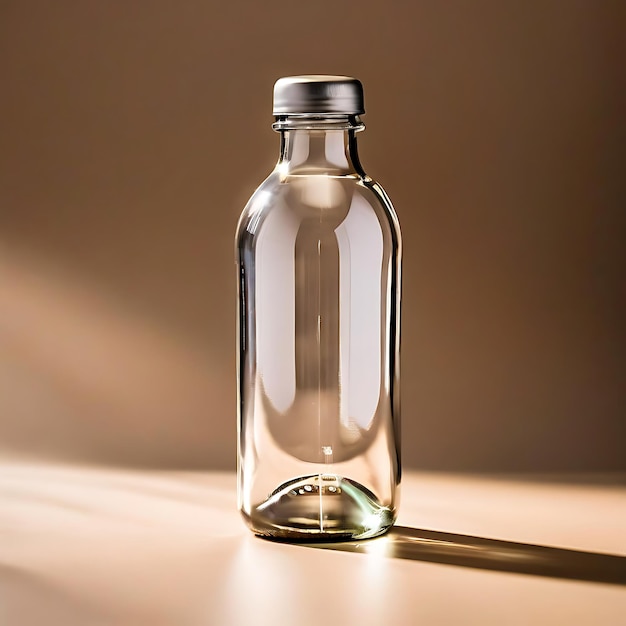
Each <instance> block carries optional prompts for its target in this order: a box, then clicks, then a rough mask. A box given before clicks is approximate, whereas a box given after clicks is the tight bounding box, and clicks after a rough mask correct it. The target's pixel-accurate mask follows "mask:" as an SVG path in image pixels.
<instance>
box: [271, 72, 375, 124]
mask: <svg viewBox="0 0 626 626" xmlns="http://www.w3.org/2000/svg"><path fill="white" fill-rule="evenodd" d="M273 113H274V115H298V114H300V115H303V114H312V113H313V114H315V113H320V114H324V113H328V114H343V115H360V114H361V113H365V109H364V107H363V85H361V81H359V80H357V79H356V78H351V77H350V76H322V75H311V76H286V77H285V78H279V79H278V80H277V81H276V83H275V84H274V111H273Z"/></svg>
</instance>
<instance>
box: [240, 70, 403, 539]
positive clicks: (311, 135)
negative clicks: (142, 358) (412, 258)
mask: <svg viewBox="0 0 626 626" xmlns="http://www.w3.org/2000/svg"><path fill="white" fill-rule="evenodd" d="M363 112H364V108H363V88H362V85H361V83H360V82H359V81H358V80H356V79H354V78H349V77H345V76H294V77H287V78H281V79H280V80H278V81H277V82H276V84H275V86H274V115H275V116H276V121H275V123H274V125H273V128H274V129H275V130H277V131H278V132H279V133H280V139H281V142H280V158H279V160H278V163H277V165H276V167H275V169H274V171H273V172H272V173H271V174H270V175H269V177H268V178H267V179H266V180H265V181H264V182H263V183H262V184H261V186H260V187H259V188H258V189H257V190H256V191H255V192H254V194H253V195H252V197H251V199H250V200H249V202H248V204H247V206H246V207H245V209H244V211H243V213H242V215H241V218H240V220H239V225H238V228H237V236H236V255H237V266H238V290H239V318H238V322H239V323H238V348H239V361H238V382H239V388H238V392H239V398H238V399H239V421H238V435H239V441H238V444H239V445H238V497H239V507H240V509H241V512H242V515H243V517H244V519H245V521H246V523H247V524H248V525H249V527H250V528H251V530H252V531H253V532H255V533H256V534H258V535H263V536H267V537H278V538H284V539H291V540H296V541H301V540H349V539H361V538H367V537H374V536H376V535H379V534H382V533H384V532H385V531H386V530H387V529H389V528H390V527H391V525H392V524H393V523H394V521H395V518H396V511H397V505H398V487H399V483H400V437H399V420H400V402H399V400H400V398H399V378H400V376H399V374H400V371H399V365H400V363H399V348H400V266H401V240H400V228H399V224H398V219H397V217H396V214H395V212H394V210H393V207H392V205H391V202H390V200H389V198H388V197H387V194H386V193H385V192H384V190H383V189H382V188H381V187H380V185H378V184H377V183H376V182H374V181H373V180H372V179H371V178H370V177H369V176H367V175H366V174H365V172H364V171H363V169H362V167H361V164H360V162H359V158H358V154H357V142H356V133H357V132H358V131H361V130H363V129H364V126H363V124H362V122H361V120H360V119H359V115H360V114H362V113H363Z"/></svg>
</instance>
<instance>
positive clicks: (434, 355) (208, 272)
mask: <svg viewBox="0 0 626 626" xmlns="http://www.w3.org/2000/svg"><path fill="white" fill-rule="evenodd" d="M622 7H623V4H622V3H621V2H609V1H603V2H591V1H587V2H581V1H565V0H564V1H562V2H554V1H542V2H512V1H506V2H501V1H492V2H486V1H483V2H459V1H455V2H436V1H434V0H433V1H430V2H409V1H406V2H398V1H396V2H388V3H382V2H375V1H374V0H365V1H363V2H358V3H356V2H339V1H336V0H335V1H334V2H328V1H322V0H320V1H317V2H315V3H306V2H292V3H274V4H270V3H264V2H236V1H233V2H227V3H223V4H222V3H220V4H217V3H214V2H210V1H208V0H204V1H182V2H165V1H164V0H156V1H148V0H144V1H139V0H137V1H131V2H126V1H109V0H107V1H100V2H96V1H93V0H92V1H78V0H76V1H70V0H63V1H59V2H44V1H31V2H28V1H27V2H18V1H17V0H15V1H7V0H5V1H4V2H1V3H0V90H1V97H0V141H1V144H0V451H2V452H4V453H5V454H10V453H13V454H21V455H35V456H56V457H63V458H69V459H82V460H91V461H95V462H121V463H130V464H147V465H158V466H181V467H219V468H231V467H234V452H235V352H234V342H235V280H234V268H233V242H232V238H233V233H234V228H235V224H236V220H237V217H238V214H239V212H240V210H241V208H242V207H243V204H244V203H245V201H246V199H247V197H248V196H249V194H250V193H251V192H252V190H253V189H254V187H255V186H256V185H257V184H258V182H260V180H261V179H262V178H263V177H264V176H265V174H266V173H267V172H268V171H269V169H271V167H272V165H273V163H274V161H275V158H276V156H277V149H278V137H277V136H276V135H274V134H273V133H272V131H271V130H270V124H271V121H272V118H271V115H270V111H271V109H270V107H271V87H272V83H273V81H274V80H275V79H276V78H278V77H279V76H282V75H288V74H295V73H341V74H349V75H355V76H357V77H359V78H360V79H361V80H362V81H363V83H364V85H365V89H366V108H367V111H368V114H367V115H366V116H365V121H366V123H367V124H368V126H369V127H368V130H367V132H366V133H364V134H363V135H361V140H360V147H361V155H362V160H363V163H364V165H365V167H366V169H367V171H368V172H369V173H371V174H372V175H373V176H374V177H375V178H377V179H378V180H380V181H381V182H382V184H383V185H384V186H385V187H386V189H387V191H388V192H389V194H390V195H391V197H392V199H393V201H394V203H395V205H396V208H397V212H398V214H399V216H400V220H401V223H402V227H403V233H404V241H405V265H404V270H405V271H404V300H403V312H404V326H403V366H404V370H403V408H404V411H403V432H404V455H405V463H406V464H407V465H408V466H412V467H421V468H433V469H463V470H501V471H515V470H525V471H550V470H557V471H565V470H611V469H619V468H621V469H624V467H625V465H626V455H625V454H624V448H625V446H624V441H625V440H626V423H625V417H624V413H625V411H624V409H625V407H626V397H625V396H626V392H625V387H626V385H625V384H624V365H625V363H624V361H625V357H624V348H625V343H626V342H625V341H624V339H625V327H624V319H625V314H626V296H625V284H626V280H625V278H626V276H625V268H626V258H625V256H626V255H625V253H624V242H625V239H626V237H625V235H626V227H625V215H624V209H625V207H624V185H623V181H624V173H623V169H624V162H625V161H624V157H625V156H626V155H625V154H624V153H625V149H624V146H625V136H624V135H625V133H624V130H625V125H624V111H625V110H626V107H625V104H626V102H625V99H624V90H623V82H622V78H623V62H624V58H626V55H625V53H626V51H625V50H624V41H623V32H624V30H623V27H624V22H623V19H622V18H623V17H624V16H623V13H624V11H623V9H622Z"/></svg>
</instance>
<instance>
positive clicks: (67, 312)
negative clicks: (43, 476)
mask: <svg viewBox="0 0 626 626" xmlns="http://www.w3.org/2000/svg"><path fill="white" fill-rule="evenodd" d="M0 345H1V346H2V350H1V351H0V398H2V416H1V419H0V441H1V442H2V444H1V448H0V452H2V451H5V452H6V451H9V452H11V451H14V452H16V453H20V452H26V453H28V454H30V455H33V454H35V455H42V456H47V455H53V456H55V455H56V456H58V455H62V456H65V457H66V458H74V459H82V460H89V461H92V462H112V463H121V464H137V465H165V466H183V467H213V468H234V464H235V446H234V441H235V418H234V414H235V406H234V403H231V404H232V405H233V406H232V407H230V411H224V410H219V409H218V407H214V405H213V404H212V399H214V398H218V397H220V396H221V395H223V392H224V389H231V388H232V389H233V392H234V382H233V379H234V374H233V372H232V371H231V369H230V368H225V367H223V366H222V367H220V366H219V364H218V363H216V362H215V356H214V354H212V353H211V352H210V351H209V350H207V349H206V347H205V346H204V345H194V344H193V343H192V342H191V341H190V340H189V339H188V338H187V337H185V336H184V335H177V334H176V333H175V332H174V331H172V330H171V329H170V328H167V327H165V326H164V325H163V324H159V323H157V321H156V320H155V319H154V318H152V317H150V316H149V315H146V314H143V315H140V314H138V313H137V312H135V311H133V310H132V309H131V308H130V307H129V306H128V304H127V303H124V302H120V301H116V300H115V298H113V297H112V296H110V295H107V294H106V292H103V291H102V289H98V286H97V285H92V284H90V283H87V282H85V281H84V280H83V281H81V280H80V279H78V278H77V277H76V276H75V275H72V274H68V273H64V272H61V271H59V270H57V269H56V268H55V267H54V266H52V265H51V264H50V263H46V262H44V261H43V260H42V259H39V258H37V257H36V256H33V255H27V254H25V253H23V252H21V253H18V252H17V251H16V250H14V249H10V248H8V247H7V246H4V245H3V246H2V247H0ZM233 395H234V393H233ZM227 442H230V444H231V445H228V443H227Z"/></svg>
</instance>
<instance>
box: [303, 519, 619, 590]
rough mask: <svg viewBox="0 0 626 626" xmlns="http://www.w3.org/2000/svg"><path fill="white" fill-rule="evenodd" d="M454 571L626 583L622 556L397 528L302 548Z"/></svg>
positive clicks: (615, 583)
mask: <svg viewBox="0 0 626 626" xmlns="http://www.w3.org/2000/svg"><path fill="white" fill-rule="evenodd" d="M300 545H303V546H304V545H305V546H306V547H309V548H310V547H314V548H318V549H320V548H321V549H326V550H339V551H342V552H356V553H359V554H378V555H384V556H386V557H389V558H396V559H409V560H412V561H425V562H429V563H440V564H444V565H455V566H457V567H471V568H477V569H483V570H493V571H498V572H508V573H513V574H529V575H532V576H547V577H550V578H564V579H569V580H583V581H588V582H599V583H609V584H614V585H626V557H623V556H619V555H616V554H606V553H599V552H583V551H580V550H569V549H564V548H553V547H550V546H541V545H534V544H528V543H517V542H514V541H501V540H499V539H486V538H484V537H473V536H471V535H458V534H453V533H446V532H441V531H436V530H422V529H418V528H410V527H407V526H395V527H394V528H392V529H391V530H390V531H389V532H388V533H387V534H386V535H384V536H382V537H378V538H376V539H370V540H367V541H352V542H346V543H325V544H300Z"/></svg>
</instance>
